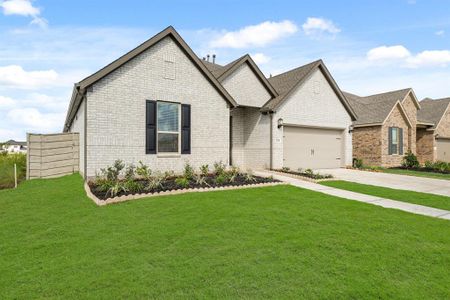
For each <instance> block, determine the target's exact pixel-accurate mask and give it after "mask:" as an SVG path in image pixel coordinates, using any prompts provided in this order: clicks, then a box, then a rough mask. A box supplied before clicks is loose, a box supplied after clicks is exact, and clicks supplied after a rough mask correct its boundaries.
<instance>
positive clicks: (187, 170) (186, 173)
mask: <svg viewBox="0 0 450 300" xmlns="http://www.w3.org/2000/svg"><path fill="white" fill-rule="evenodd" d="M194 174H195V171H194V168H192V166H191V165H190V164H189V163H186V164H185V165H184V170H183V177H184V178H186V179H187V180H191V179H192V178H194Z"/></svg>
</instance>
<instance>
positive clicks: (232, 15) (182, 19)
mask: <svg viewBox="0 0 450 300" xmlns="http://www.w3.org/2000/svg"><path fill="white" fill-rule="evenodd" d="M168 25H173V26H174V27H175V28H176V29H177V30H178V32H179V33H180V34H181V35H182V36H183V38H184V39H185V40H186V41H187V42H188V44H189V45H190V46H191V47H192V48H193V50H194V51H195V52H196V53H197V54H198V55H199V56H204V55H206V54H207V53H211V54H212V53H215V54H217V62H218V63H224V64H225V63H228V62H229V61H231V60H233V59H235V58H237V57H238V56H241V55H243V54H246V53H249V54H250V55H252V56H253V58H254V59H255V61H257V63H258V64H259V66H260V68H261V69H262V71H263V72H264V73H265V74H266V75H269V74H274V75H275V74H278V73H280V72H283V71H286V70H289V69H291V68H294V67H297V66H300V65H303V64H305V63H308V62H311V61H313V60H316V59H319V58H322V59H323V60H324V61H325V63H326V64H327V66H328V68H329V69H330V71H331V73H332V74H333V76H334V78H335V79H336V81H337V83H338V84H339V86H340V87H341V88H342V89H343V90H346V91H349V92H353V93H356V94H360V95H368V94H371V93H377V92H383V91H389V90H393V89H400V88H405V87H413V88H414V90H415V91H416V94H417V96H418V97H419V98H424V97H433V98H439V97H449V96H450V1H445V0H441V1H433V0H431V1H430V0H428V1H425V0H415V1H414V0H396V1H394V0H391V1H387V0H386V1H221V2H218V1H175V0H172V1H133V0H129V1H127V2H123V1H94V0H91V1H84V0H78V1H61V0H35V1H30V0H0V141H3V140H6V139H10V138H14V139H21V140H23V139H25V133H26V132H38V133H47V132H58V131H60V130H61V129H62V126H63V122H64V118H65V113H66V109H67V106H68V102H69V99H70V93H71V89H72V86H73V83H75V82H77V81H80V80H81V79H83V78H84V77H85V76H87V75H89V74H91V73H93V72H95V71H97V70H98V69H99V68H101V67H102V66H104V65H105V64H108V63H109V62H111V61H112V60H114V59H116V58H117V57H119V56H120V55H122V54H124V53H125V52H126V51H128V50H131V49H132V48H134V47H136V46H137V45H138V44H140V43H141V42H143V41H145V40H146V39H148V38H150V37H151V36H152V35H154V34H155V33H157V32H159V31H161V30H162V29H164V28H165V27H167V26H168Z"/></svg>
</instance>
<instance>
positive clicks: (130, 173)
mask: <svg viewBox="0 0 450 300" xmlns="http://www.w3.org/2000/svg"><path fill="white" fill-rule="evenodd" d="M135 170H136V167H135V166H134V165H133V164H131V165H129V166H128V167H127V168H126V169H125V179H126V180H127V181H130V180H134V179H135V175H136V173H135Z"/></svg>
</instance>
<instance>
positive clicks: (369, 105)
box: [343, 88, 412, 126]
mask: <svg viewBox="0 0 450 300" xmlns="http://www.w3.org/2000/svg"><path fill="white" fill-rule="evenodd" d="M411 91H412V89H410V88H408V89H402V90H397V91H391V92H386V93H380V94H375V95H370V96H365V97H361V96H357V95H354V94H351V93H347V92H343V93H344V95H345V97H346V98H347V100H348V102H349V103H350V105H351V106H352V108H353V109H354V110H355V112H356V114H357V115H358V119H357V120H356V121H355V123H354V124H355V125H356V126H358V125H368V124H373V125H382V124H383V123H384V121H385V120H386V119H387V117H388V116H389V115H390V113H391V111H392V110H393V109H394V107H395V105H397V104H398V103H400V107H401V110H402V112H403V114H406V112H405V110H404V108H403V106H402V105H401V102H402V101H403V100H404V99H405V97H406V96H407V95H408V94H409V93H410V92H411ZM408 122H409V120H408Z"/></svg>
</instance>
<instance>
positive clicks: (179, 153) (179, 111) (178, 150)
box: [156, 100, 181, 156]
mask: <svg viewBox="0 0 450 300" xmlns="http://www.w3.org/2000/svg"><path fill="white" fill-rule="evenodd" d="M158 103H170V104H177V107H178V131H160V130H159V124H158V110H159V109H158ZM160 133H169V134H178V149H177V152H160V151H159V134H160ZM156 153H157V154H158V155H161V156H171V155H181V103H179V102H172V101H163V100H158V101H156Z"/></svg>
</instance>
